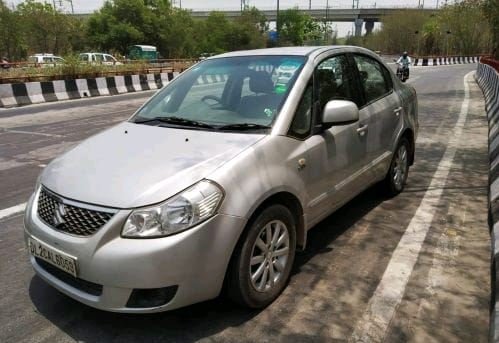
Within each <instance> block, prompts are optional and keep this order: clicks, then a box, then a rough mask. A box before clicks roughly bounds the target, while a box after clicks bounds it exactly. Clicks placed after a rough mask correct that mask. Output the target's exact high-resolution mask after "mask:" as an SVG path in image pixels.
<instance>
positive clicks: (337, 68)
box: [316, 55, 361, 111]
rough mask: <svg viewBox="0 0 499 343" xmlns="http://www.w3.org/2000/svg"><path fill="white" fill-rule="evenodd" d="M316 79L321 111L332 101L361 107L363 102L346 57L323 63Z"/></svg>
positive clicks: (318, 69) (336, 57)
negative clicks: (345, 101)
mask: <svg viewBox="0 0 499 343" xmlns="http://www.w3.org/2000/svg"><path fill="white" fill-rule="evenodd" d="M316 79H317V88H318V96H319V104H320V109H321V111H322V110H323V109H324V106H325V105H326V104H327V102H328V101H331V100H349V101H352V102H354V103H356V104H357V106H360V101H361V100H360V97H359V94H358V92H356V91H355V86H354V85H355V82H354V80H353V74H352V72H351V69H350V67H349V64H348V60H347V57H346V56H345V55H339V56H333V57H330V58H328V59H326V60H324V61H322V62H321V63H320V64H319V66H318V67H317V70H316Z"/></svg>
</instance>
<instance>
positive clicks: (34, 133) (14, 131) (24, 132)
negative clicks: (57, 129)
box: [5, 130, 64, 138]
mask: <svg viewBox="0 0 499 343" xmlns="http://www.w3.org/2000/svg"><path fill="white" fill-rule="evenodd" d="M5 132H11V133H23V134H27V135H37V136H45V137H57V138H59V137H64V136H63V135H56V134H53V133H43V132H31V131H22V130H5Z"/></svg>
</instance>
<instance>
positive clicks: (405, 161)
mask: <svg viewBox="0 0 499 343" xmlns="http://www.w3.org/2000/svg"><path fill="white" fill-rule="evenodd" d="M409 153H410V149H409V141H408V140H407V138H405V137H402V139H401V140H400V142H399V143H398V145H397V148H396V149H395V153H394V154H393V158H392V162H391V163H390V169H389V170H388V173H387V174H386V177H385V180H384V181H383V188H384V191H385V193H386V194H387V195H388V196H389V197H394V196H396V195H397V194H399V193H400V192H402V191H403V190H404V187H405V183H406V181H407V176H408V175H409Z"/></svg>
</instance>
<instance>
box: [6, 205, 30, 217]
mask: <svg viewBox="0 0 499 343" xmlns="http://www.w3.org/2000/svg"><path fill="white" fill-rule="evenodd" d="M25 208H26V203H24V204H19V205H16V206H12V207H9V208H6V209H3V210H0V219H3V218H6V217H9V216H11V215H13V214H17V213H20V212H22V211H24V209H25Z"/></svg>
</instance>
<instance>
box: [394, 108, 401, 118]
mask: <svg viewBox="0 0 499 343" xmlns="http://www.w3.org/2000/svg"><path fill="white" fill-rule="evenodd" d="M402 110H403V108H402V107H397V108H396V109H394V110H393V113H395V115H396V116H397V117H398V116H399V115H400V111H402Z"/></svg>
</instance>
